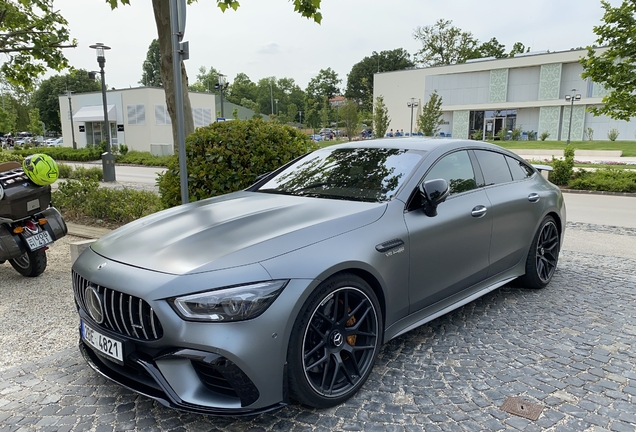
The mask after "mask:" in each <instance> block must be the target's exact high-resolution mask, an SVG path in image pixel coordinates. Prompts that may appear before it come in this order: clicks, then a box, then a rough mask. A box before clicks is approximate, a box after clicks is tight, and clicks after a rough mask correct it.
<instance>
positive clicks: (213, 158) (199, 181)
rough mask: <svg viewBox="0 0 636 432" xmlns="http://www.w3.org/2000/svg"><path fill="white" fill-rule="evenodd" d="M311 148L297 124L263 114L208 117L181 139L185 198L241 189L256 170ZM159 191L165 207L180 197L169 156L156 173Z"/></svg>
mask: <svg viewBox="0 0 636 432" xmlns="http://www.w3.org/2000/svg"><path fill="white" fill-rule="evenodd" d="M315 148H316V144H315V143H313V142H312V141H311V140H310V139H309V137H308V136H307V135H305V134H303V133H302V132H300V131H299V130H297V129H294V128H292V127H289V126H286V125H281V124H278V123H274V122H265V121H263V120H262V119H250V120H232V121H228V122H219V123H213V124H211V125H209V126H206V127H201V128H197V130H196V131H195V132H194V133H193V134H191V135H190V136H188V137H187V139H186V160H187V169H188V190H189V198H190V201H198V200H201V199H205V198H209V197H212V196H216V195H222V194H225V193H229V192H234V191H237V190H241V189H244V188H246V187H248V186H249V185H251V184H252V183H253V182H254V180H255V179H256V177H257V176H259V175H260V174H263V173H266V172H269V171H273V170H274V169H276V168H278V167H280V166H281V165H283V164H285V163H287V162H289V161H290V160H292V159H294V158H296V157H298V156H300V155H302V154H304V153H307V152H308V151H311V150H313V149H315ZM158 185H159V193H160V195H161V200H162V202H163V204H164V205H165V206H166V207H172V206H175V205H179V204H180V203H181V189H180V182H179V163H178V158H177V156H176V155H175V156H171V157H170V162H169V163H168V170H167V171H166V172H165V174H163V175H160V176H159V180H158Z"/></svg>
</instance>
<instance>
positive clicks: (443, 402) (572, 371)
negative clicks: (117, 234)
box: [0, 224, 636, 432]
mask: <svg viewBox="0 0 636 432" xmlns="http://www.w3.org/2000/svg"><path fill="white" fill-rule="evenodd" d="M568 228H569V229H571V230H583V231H586V230H595V229H596V228H595V226H590V225H585V224H580V225H572V226H570V225H568ZM603 230H605V231H607V232H608V233H611V232H614V231H615V230H613V229H612V228H607V227H605V228H603ZM570 232H572V231H570ZM616 233H617V234H618V233H620V232H616ZM620 234H627V235H634V233H633V232H631V231H630V232H622V233H620ZM635 304H636V259H626V258H616V257H611V256H602V255H596V254H591V253H582V252H574V251H567V250H566V251H564V252H563V253H562V255H561V261H560V263H559V267H558V270H557V272H556V274H555V277H554V279H553V281H552V283H551V284H550V285H549V286H548V287H547V288H545V289H544V290H538V291H535V290H525V289H520V288H517V287H515V285H514V283H513V284H512V285H508V286H505V287H503V288H501V289H499V290H496V291H494V292H492V293H490V294H488V295H486V296H485V297H482V298H481V299H479V300H476V301H474V302H472V303H470V304H468V305H466V306H464V307H462V308H461V309H458V310H456V311H454V312H452V313H450V314H448V315H445V316H443V317H441V318H439V319H436V320H434V321H432V322H431V323H428V324H426V325H424V326H422V327H419V328H417V329H415V330H413V331H411V332H409V333H407V334H405V335H403V336H401V337H399V338H397V339H395V340H393V341H391V342H389V343H387V344H386V345H385V346H384V348H383V349H382V351H381V353H380V356H379V358H378V361H377V364H376V366H375V368H374V370H373V374H372V375H371V377H370V379H369V381H367V383H366V384H365V385H364V387H363V389H362V390H361V391H360V392H359V393H358V394H357V395H356V396H355V397H354V398H353V399H351V400H350V401H348V402H347V403H345V404H343V405H341V406H339V407H336V408H333V409H328V410H314V409H307V408H304V407H300V406H288V407H285V408H283V409H281V410H278V411H275V412H272V413H267V414H263V415H260V416H254V417H247V418H215V417H208V416H201V415H193V414H188V413H181V412H178V411H175V410H172V409H168V408H164V407H162V406H161V405H159V404H157V403H155V402H153V401H152V400H150V399H147V398H145V397H142V396H138V395H136V394H134V393H132V392H130V391H128V390H125V389H123V388H121V387H119V386H118V385H115V384H112V383H110V382H108V381H107V380H105V379H103V378H100V377H99V376H98V375H97V374H96V373H95V372H93V371H92V370H90V369H89V368H88V367H87V366H86V365H85V364H84V361H83V360H82V359H81V358H80V355H79V353H78V351H77V349H76V348H75V347H72V348H67V349H65V350H64V351H61V352H58V353H56V354H54V355H51V356H49V357H45V358H42V359H39V360H36V361H33V362H29V363H24V364H22V365H20V366H14V367H10V368H8V369H4V370H2V369H0V431H2V432H4V431H22V430H24V431H31V430H42V431H69V430H82V431H83V430H92V431H100V432H101V431H113V430H117V431H120V430H121V431H124V430H125V431H128V430H140V431H142V430H143V431H146V430H157V431H245V430H253V431H304V430H307V431H332V430H352V431H358V430H364V431H420V430H426V431H439V430H453V431H454V430H466V431H479V430H505V429H507V430H527V431H539V430H556V431H584V430H594V431H604V430H613V431H636V351H634V346H635V345H636V314H634V305H635ZM508 396H520V397H522V398H523V399H525V400H528V401H531V402H534V403H539V404H541V405H542V406H543V407H544V408H543V411H542V413H541V416H540V417H539V419H538V420H536V421H530V420H526V419H524V418H521V417H517V416H514V415H512V414H508V413H506V412H503V411H502V410H500V408H499V407H500V406H501V405H502V403H503V401H504V400H505V399H506V397H508Z"/></svg>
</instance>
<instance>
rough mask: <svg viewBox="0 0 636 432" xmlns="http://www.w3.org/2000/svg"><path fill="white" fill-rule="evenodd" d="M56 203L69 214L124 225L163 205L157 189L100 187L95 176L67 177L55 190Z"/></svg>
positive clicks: (70, 216) (68, 216)
mask: <svg viewBox="0 0 636 432" xmlns="http://www.w3.org/2000/svg"><path fill="white" fill-rule="evenodd" d="M52 203H53V205H54V206H55V207H57V208H58V210H60V211H61V212H62V214H63V215H64V217H65V218H69V219H85V218H91V219H93V220H102V221H105V222H109V223H111V224H116V225H123V224H126V223H128V222H132V221H133V220H136V219H139V218H140V217H143V216H146V215H149V214H151V213H155V212H157V211H159V210H161V209H162V206H161V200H160V199H159V196H158V195H157V194H156V193H154V192H148V191H138V190H134V189H130V188H123V189H112V188H108V187H102V188H100V187H99V182H98V181H97V180H93V179H82V180H66V181H61V182H60V183H59V184H58V189H57V190H56V191H54V192H53V195H52Z"/></svg>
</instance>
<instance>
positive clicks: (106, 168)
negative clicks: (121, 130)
mask: <svg viewBox="0 0 636 432" xmlns="http://www.w3.org/2000/svg"><path fill="white" fill-rule="evenodd" d="M89 47H90V48H92V49H94V50H96V52H97V63H98V64H99V75H100V77H101V80H102V105H103V108H104V122H103V123H102V129H103V131H102V136H103V138H104V141H106V151H105V152H104V153H102V171H103V172H104V181H105V182H114V181H115V156H113V154H112V153H111V151H110V121H109V120H110V119H109V118H108V101H107V99H106V76H105V73H104V65H105V64H106V57H105V56H104V51H105V50H109V49H110V47H109V46H106V45H104V44H103V43H96V44H95V45H90V46H89ZM115 120H117V119H115Z"/></svg>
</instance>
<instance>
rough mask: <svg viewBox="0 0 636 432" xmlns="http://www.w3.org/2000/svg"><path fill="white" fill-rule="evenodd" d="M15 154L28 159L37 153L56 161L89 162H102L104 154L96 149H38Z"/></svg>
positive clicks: (18, 151) (17, 151)
mask: <svg viewBox="0 0 636 432" xmlns="http://www.w3.org/2000/svg"><path fill="white" fill-rule="evenodd" d="M15 153H17V154H19V155H20V156H22V157H26V156H29V155H32V154H35V153H45V154H47V155H49V156H51V157H52V158H53V159H55V160H56V161H74V162H87V161H94V160H100V159H101V157H102V153H101V152H100V151H99V150H96V149H77V150H75V149H73V148H71V147H38V148H34V149H22V150H16V151H15Z"/></svg>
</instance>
